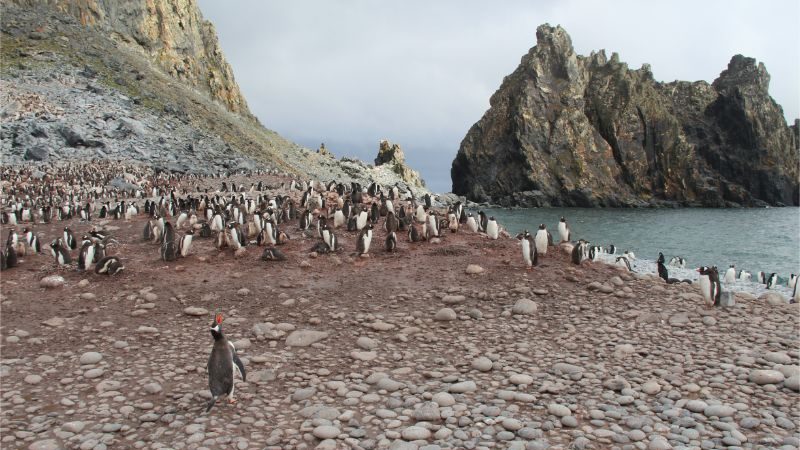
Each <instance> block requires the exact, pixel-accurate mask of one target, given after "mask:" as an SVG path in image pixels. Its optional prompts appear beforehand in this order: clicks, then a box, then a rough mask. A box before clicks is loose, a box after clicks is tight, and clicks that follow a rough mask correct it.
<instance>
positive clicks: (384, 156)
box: [375, 139, 425, 187]
mask: <svg viewBox="0 0 800 450" xmlns="http://www.w3.org/2000/svg"><path fill="white" fill-rule="evenodd" d="M383 165H386V166H388V167H390V168H391V170H392V171H393V172H394V173H396V174H397V175H398V176H399V177H400V179H401V180H403V181H405V182H406V183H407V184H408V185H409V186H416V187H424V186H425V181H424V180H423V179H422V178H421V177H420V176H419V172H417V171H416V170H412V169H411V168H410V167H408V166H407V165H406V155H405V154H404V153H403V149H402V148H400V145H399V144H392V143H391V142H389V141H387V140H386V139H382V140H381V142H380V146H379V147H378V156H377V157H376V158H375V166H383Z"/></svg>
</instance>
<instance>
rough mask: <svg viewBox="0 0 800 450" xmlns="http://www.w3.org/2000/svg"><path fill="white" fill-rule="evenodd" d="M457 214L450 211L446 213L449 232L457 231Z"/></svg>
mask: <svg viewBox="0 0 800 450" xmlns="http://www.w3.org/2000/svg"><path fill="white" fill-rule="evenodd" d="M458 225H459V222H458V215H456V213H455V212H451V213H450V214H448V215H447V228H449V229H450V232H451V233H456V232H458Z"/></svg>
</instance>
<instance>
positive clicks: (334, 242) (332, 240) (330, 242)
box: [325, 230, 339, 252]
mask: <svg viewBox="0 0 800 450" xmlns="http://www.w3.org/2000/svg"><path fill="white" fill-rule="evenodd" d="M325 244H326V245H327V246H328V249H330V251H332V252H335V251H336V249H337V248H339V241H338V239H337V238H336V235H335V234H334V233H333V231H330V230H329V231H328V239H327V240H326V241H325Z"/></svg>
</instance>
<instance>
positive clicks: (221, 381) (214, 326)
mask: <svg viewBox="0 0 800 450" xmlns="http://www.w3.org/2000/svg"><path fill="white" fill-rule="evenodd" d="M211 335H212V336H213V337H214V346H213V347H212V348H211V355H210V356H209V357H208V366H207V370H208V388H209V390H211V400H210V401H209V402H208V406H207V407H206V412H209V411H211V408H212V407H213V406H214V403H216V402H217V399H218V398H219V397H220V396H222V395H227V396H228V402H230V403H235V402H236V399H234V398H233V390H234V381H233V377H234V372H235V371H238V372H239V375H241V377H242V381H247V373H246V372H245V370H244V364H242V360H241V359H239V357H238V356H237V355H236V347H234V345H233V342H230V341H228V339H227V338H226V337H225V335H224V334H223V333H222V314H217V317H216V318H215V319H214V322H212V323H211Z"/></svg>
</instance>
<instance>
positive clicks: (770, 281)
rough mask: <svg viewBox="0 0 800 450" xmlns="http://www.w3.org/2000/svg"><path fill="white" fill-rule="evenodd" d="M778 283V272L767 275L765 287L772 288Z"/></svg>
mask: <svg viewBox="0 0 800 450" xmlns="http://www.w3.org/2000/svg"><path fill="white" fill-rule="evenodd" d="M777 285H778V274H776V273H774V272H773V273H772V274H771V275H770V276H769V277H767V289H772V288H774V287H776V286H777Z"/></svg>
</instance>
